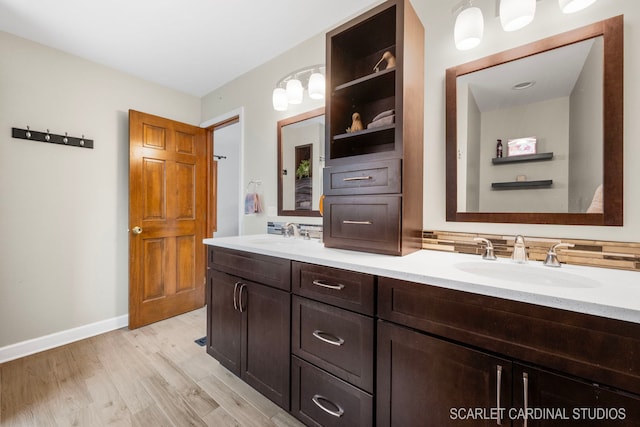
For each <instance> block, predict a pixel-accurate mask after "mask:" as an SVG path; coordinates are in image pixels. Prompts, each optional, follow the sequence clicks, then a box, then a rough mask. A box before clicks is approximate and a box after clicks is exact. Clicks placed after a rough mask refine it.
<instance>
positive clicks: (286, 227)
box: [282, 222, 300, 237]
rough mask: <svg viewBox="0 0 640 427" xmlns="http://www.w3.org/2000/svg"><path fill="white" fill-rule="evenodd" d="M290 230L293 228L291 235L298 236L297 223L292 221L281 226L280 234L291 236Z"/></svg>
mask: <svg viewBox="0 0 640 427" xmlns="http://www.w3.org/2000/svg"><path fill="white" fill-rule="evenodd" d="M291 230H293V237H300V229H299V228H298V224H296V223H293V222H287V223H286V224H285V225H284V226H282V235H283V236H284V237H291Z"/></svg>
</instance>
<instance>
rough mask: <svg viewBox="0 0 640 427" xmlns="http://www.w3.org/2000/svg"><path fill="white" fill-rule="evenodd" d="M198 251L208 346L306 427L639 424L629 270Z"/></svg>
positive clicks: (453, 258)
mask: <svg viewBox="0 0 640 427" xmlns="http://www.w3.org/2000/svg"><path fill="white" fill-rule="evenodd" d="M204 242H205V244H207V245H208V246H207V248H208V275H207V277H208V284H207V295H208V296H207V304H208V319H207V339H208V342H207V351H208V352H209V354H211V355H212V356H214V357H215V358H216V359H217V360H219V361H220V363H222V364H223V365H224V366H226V367H227V368H228V369H230V370H231V371H232V372H234V373H235V374H236V375H239V376H240V377H241V378H243V379H244V380H245V381H246V382H247V383H249V384H251V385H252V386H253V387H254V388H256V389H257V390H259V391H260V392H261V393H263V394H264V395H265V396H267V397H269V398H270V399H271V400H273V401H274V402H276V403H277V404H278V405H280V406H282V407H283V408H285V409H287V410H289V411H290V412H291V413H292V415H294V416H295V417H297V418H298V419H300V420H301V421H303V422H304V423H305V424H307V425H345V426H347V425H348V426H355V425H365V426H369V425H377V426H390V425H395V426H407V425H412V426H413V425H425V426H445V425H460V426H476V425H506V426H543V425H544V426H547V425H563V426H564V425H576V426H586V425H598V426H605V425H606V426H618V425H620V426H631V425H633V426H636V425H640V357H639V355H640V287H638V285H637V281H638V280H637V273H635V272H628V271H619V270H606V269H598V268H590V267H578V266H563V267H562V268H561V269H552V268H548V267H543V266H542V265H541V264H540V263H536V262H530V263H528V264H526V265H516V264H512V263H511V262H510V261H509V260H505V259H499V260H497V261H483V260H481V258H480V257H479V256H472V255H464V254H451V253H443V252H435V251H427V250H422V251H418V252H415V253H413V254H410V255H407V256H404V257H400V258H399V257H394V256H387V255H376V254H369V253H358V252H351V251H345V250H340V249H331V248H325V247H324V246H323V245H322V244H319V243H318V242H317V241H315V240H312V241H306V240H303V239H285V238H282V237H279V236H273V235H258V236H245V237H229V238H219V239H206V240H205V241H204ZM289 391H290V394H289Z"/></svg>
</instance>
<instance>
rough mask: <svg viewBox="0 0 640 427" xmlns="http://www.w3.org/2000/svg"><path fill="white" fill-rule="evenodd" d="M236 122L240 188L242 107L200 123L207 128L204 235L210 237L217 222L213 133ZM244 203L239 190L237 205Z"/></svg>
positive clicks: (242, 143)
mask: <svg viewBox="0 0 640 427" xmlns="http://www.w3.org/2000/svg"><path fill="white" fill-rule="evenodd" d="M236 123H237V124H238V125H239V126H240V170H239V172H238V173H239V181H240V188H241V189H242V188H245V186H244V107H240V108H237V109H235V110H231V111H229V112H227V113H225V114H222V115H220V116H217V117H214V118H212V119H209V120H206V121H204V122H202V123H200V127H201V128H205V129H206V130H207V170H208V180H207V184H208V185H207V221H206V222H207V224H206V229H205V237H206V238H211V237H213V233H214V231H216V229H217V227H216V222H217V208H216V200H214V198H213V197H212V194H213V192H212V189H213V186H215V185H217V182H216V167H217V166H216V162H214V159H213V154H214V153H213V151H214V144H215V141H214V138H213V133H214V132H215V131H216V130H218V129H221V128H223V127H225V126H230V125H233V124H236ZM243 204H244V194H243V193H242V192H240V194H238V206H239V207H240V208H241V207H242V206H243ZM240 208H239V209H238V212H237V215H238V234H239V235H242V234H243V231H244V223H243V221H242V211H241V209H240Z"/></svg>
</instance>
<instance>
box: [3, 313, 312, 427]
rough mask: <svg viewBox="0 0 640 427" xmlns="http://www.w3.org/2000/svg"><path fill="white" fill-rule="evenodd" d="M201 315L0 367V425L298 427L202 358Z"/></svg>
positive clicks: (102, 337)
mask: <svg viewBox="0 0 640 427" xmlns="http://www.w3.org/2000/svg"><path fill="white" fill-rule="evenodd" d="M205 318H206V311H205V309H200V310H196V311H193V312H191V313H187V314H183V315H181V316H177V317H174V318H172V319H168V320H165V321H162V322H158V323H155V324H153V325H149V326H145V327H143V328H140V329H136V330H134V331H129V330H128V329H126V328H125V329H120V330H117V331H113V332H109V333H107V334H103V335H99V336H96V337H93V338H89V339H86V340H82V341H79V342H76V343H73V344H69V345H66V346H63V347H58V348H56V349H53V350H49V351H46V352H42V353H39V354H36V355H33V356H29V357H25V358H22V359H18V360H14V361H11V362H7V363H4V364H2V365H0V425H1V426H2V427H5V426H7V427H8V426H28V427H33V426H37V427H43V426H65V427H66V426H81V427H84V426H89V427H94V426H102V425H105V426H106V425H108V426H150V427H158V426H206V425H208V426H216V427H218V426H248V427H269V426H302V424H300V423H299V422H298V421H297V420H295V419H294V418H293V417H291V416H290V415H288V414H287V413H286V412H285V411H284V410H282V409H281V408H280V407H278V406H277V405H275V404H273V403H271V402H270V401H269V400H267V399H266V398H265V397H263V396H262V395H261V394H259V393H258V392H256V391H255V390H253V389H252V388H251V387H249V386H248V385H246V384H245V383H244V382H242V381H241V380H240V379H238V378H237V377H235V376H234V375H233V374H231V373H230V372H229V371H228V370H226V369H225V368H223V367H222V366H221V365H220V364H219V363H218V362H217V361H216V360H215V359H213V358H212V357H210V356H209V355H207V353H206V351H205V348H204V347H200V346H199V345H197V344H196V343H194V340H195V339H197V338H200V337H203V336H204V335H205V334H206V330H205Z"/></svg>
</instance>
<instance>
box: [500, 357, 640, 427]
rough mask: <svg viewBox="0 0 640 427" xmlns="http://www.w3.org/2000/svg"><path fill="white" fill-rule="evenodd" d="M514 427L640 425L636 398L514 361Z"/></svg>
mask: <svg viewBox="0 0 640 427" xmlns="http://www.w3.org/2000/svg"><path fill="white" fill-rule="evenodd" d="M513 381H514V385H513V408H512V409H511V410H510V411H511V412H510V414H509V417H510V418H511V419H513V425H514V427H519V426H525V427H552V426H554V427H555V426H576V427H596V426H598V427H613V426H640V397H638V396H634V395H630V394H625V393H620V392H616V391H613V390H611V389H607V388H605V387H601V386H599V385H597V384H592V383H588V382H585V381H581V380H577V379H574V378H569V377H565V376H562V375H558V374H555V373H551V372H547V371H544V370H540V369H536V368H532V367H528V366H523V365H519V364H514V368H513Z"/></svg>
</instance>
